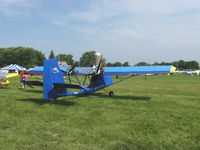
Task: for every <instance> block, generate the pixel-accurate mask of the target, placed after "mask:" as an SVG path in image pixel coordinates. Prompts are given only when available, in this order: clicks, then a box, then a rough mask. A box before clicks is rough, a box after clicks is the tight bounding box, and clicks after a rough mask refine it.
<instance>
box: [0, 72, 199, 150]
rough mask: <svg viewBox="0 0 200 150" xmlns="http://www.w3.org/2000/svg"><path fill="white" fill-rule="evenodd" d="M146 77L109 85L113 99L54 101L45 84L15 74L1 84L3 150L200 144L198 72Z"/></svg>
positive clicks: (0, 144) (194, 146) (96, 149)
mask: <svg viewBox="0 0 200 150" xmlns="http://www.w3.org/2000/svg"><path fill="white" fill-rule="evenodd" d="M31 78H33V77H31ZM146 79H147V80H146V81H145V77H144V76H137V77H133V78H131V79H129V80H126V81H124V82H121V83H119V84H116V85H114V86H111V87H109V88H108V89H107V90H113V91H114V92H115V97H113V98H111V97H109V96H107V94H106V93H104V92H103V91H99V92H98V93H102V94H99V95H98V96H94V97H75V96H70V97H62V98H59V99H58V101H56V102H54V103H53V104H50V103H49V102H50V101H49V100H43V99H42V88H40V87H35V88H33V89H31V88H28V89H25V90H24V89H22V88H21V87H20V84H19V81H18V78H12V79H10V81H11V84H10V85H9V86H8V87H7V88H0V149H52V150H53V149H69V150H88V149H91V150H100V149H106V150H107V149H109V150H112V149H113V150H118V149H119V150H122V149H123V150H124V149H125V150H129V149H200V142H199V141H200V131H199V129H200V92H199V91H200V84H199V83H200V77H199V76H186V75H176V76H164V75H155V76H147V77H146ZM145 82H146V86H145Z"/></svg>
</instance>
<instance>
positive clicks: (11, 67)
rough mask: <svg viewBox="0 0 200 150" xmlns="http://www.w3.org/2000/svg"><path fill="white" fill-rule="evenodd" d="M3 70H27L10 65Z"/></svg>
mask: <svg viewBox="0 0 200 150" xmlns="http://www.w3.org/2000/svg"><path fill="white" fill-rule="evenodd" d="M1 70H15V71H19V70H26V68H23V67H22V66H20V65H17V64H10V65H8V66H5V67H3V68H1Z"/></svg>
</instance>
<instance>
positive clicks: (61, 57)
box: [56, 54, 74, 65]
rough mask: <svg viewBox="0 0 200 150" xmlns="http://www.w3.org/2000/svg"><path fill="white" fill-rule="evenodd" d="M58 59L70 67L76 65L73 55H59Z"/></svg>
mask: <svg viewBox="0 0 200 150" xmlns="http://www.w3.org/2000/svg"><path fill="white" fill-rule="evenodd" d="M56 59H58V60H59V61H66V62H67V64H68V65H73V64H74V60H73V55H71V54H68V55H66V54H59V55H57V56H56Z"/></svg>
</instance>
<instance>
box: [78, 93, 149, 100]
mask: <svg viewBox="0 0 200 150" xmlns="http://www.w3.org/2000/svg"><path fill="white" fill-rule="evenodd" d="M77 97H98V98H103V99H104V98H111V99H115V100H141V101H148V100H151V97H147V96H146V97H145V96H122V95H121V96H120V95H115V96H112V97H111V96H109V95H105V94H103V93H92V94H90V95H87V96H85V95H78V96H77Z"/></svg>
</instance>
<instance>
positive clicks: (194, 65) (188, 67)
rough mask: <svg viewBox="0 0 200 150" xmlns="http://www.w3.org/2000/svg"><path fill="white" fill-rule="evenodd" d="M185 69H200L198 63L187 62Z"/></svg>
mask: <svg viewBox="0 0 200 150" xmlns="http://www.w3.org/2000/svg"><path fill="white" fill-rule="evenodd" d="M185 67H186V68H187V69H190V70H195V69H199V63H198V62H197V61H194V60H193V61H187V62H185Z"/></svg>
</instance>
